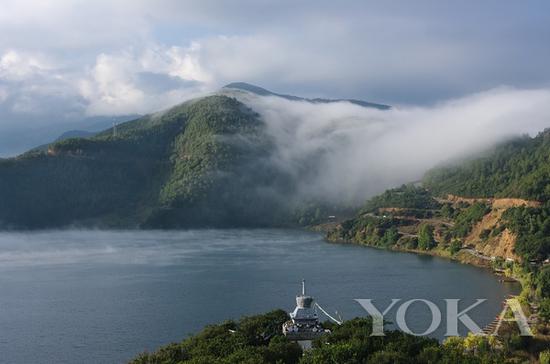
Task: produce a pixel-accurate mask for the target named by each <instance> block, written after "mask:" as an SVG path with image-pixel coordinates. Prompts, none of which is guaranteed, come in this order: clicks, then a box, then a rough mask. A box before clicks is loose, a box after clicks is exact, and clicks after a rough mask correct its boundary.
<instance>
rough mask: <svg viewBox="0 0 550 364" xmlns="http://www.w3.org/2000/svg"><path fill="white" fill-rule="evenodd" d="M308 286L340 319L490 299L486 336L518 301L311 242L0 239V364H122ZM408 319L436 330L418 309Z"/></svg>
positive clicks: (259, 234) (485, 285) (471, 277)
mask: <svg viewBox="0 0 550 364" xmlns="http://www.w3.org/2000/svg"><path fill="white" fill-rule="evenodd" d="M302 278H305V279H306V280H307V282H308V283H307V285H308V291H309V292H308V293H311V294H312V295H314V296H315V297H316V299H317V300H318V301H319V303H320V304H321V305H322V306H323V307H324V308H325V309H327V310H329V311H331V312H334V311H335V310H338V311H339V312H340V313H341V315H342V316H343V317H344V319H346V318H352V317H355V316H364V315H365V311H363V309H362V308H361V307H360V306H359V305H358V304H357V303H356V302H355V301H354V299H355V298H373V299H375V304H377V305H378V306H379V307H380V308H383V307H386V305H387V303H389V300H390V299H391V298H402V299H409V298H423V299H430V300H433V301H434V302H435V303H437V304H438V306H441V308H442V312H443V314H444V313H445V311H444V305H443V301H442V300H443V299H444V298H460V299H464V306H463V307H467V306H468V305H469V304H471V303H473V302H474V300H475V298H486V299H487V302H486V303H484V304H482V305H480V306H478V308H476V309H475V310H474V311H473V312H472V314H471V316H472V318H474V319H475V320H477V322H478V323H479V324H480V325H485V324H488V323H489V322H490V321H492V319H493V318H494V317H495V315H496V314H497V313H498V312H499V311H500V308H501V301H502V299H503V298H504V297H505V296H506V295H507V294H509V293H516V292H517V291H518V286H517V285H511V284H503V283H499V282H498V281H497V279H496V277H494V276H493V275H492V274H490V273H489V272H488V271H486V270H483V269H479V268H475V267H471V266H467V265H461V264H457V263H454V262H451V261H448V260H444V259H440V258H433V257H428V256H417V255H413V254H406V253H394V252H388V251H382V250H376V249H370V248H363V247H358V246H351V245H335V244H328V243H326V242H324V241H323V239H322V236H321V235H320V234H317V233H311V232H304V231H294V230H206V231H204V230H202V231H169V232H161V231H139V232H135V231H116V232H113V231H55V232H37V233H0V362H2V363H31V362H32V363H53V362H55V363H122V362H125V361H127V360H128V359H130V358H132V357H133V356H135V355H136V354H138V353H140V352H142V351H144V350H149V351H151V350H154V349H155V348H157V347H158V346H160V345H163V344H167V343H169V342H173V341H179V340H181V339H183V338H185V337H186V336H187V335H189V334H190V333H193V332H196V331H198V330H199V329H200V328H202V327H203V326H204V325H205V324H209V323H216V322H219V321H222V320H225V319H229V318H238V317H240V316H241V315H250V314H256V313H262V312H266V311H268V310H272V309H275V308H283V309H285V310H287V311H288V310H291V309H293V306H294V296H295V295H296V293H298V291H299V289H300V281H301V279H302ZM461 307H462V306H461ZM407 318H408V323H409V326H410V327H411V329H413V330H415V331H417V332H421V331H423V330H424V329H426V328H427V327H428V325H429V320H430V316H429V311H428V309H427V308H426V307H422V306H421V305H413V306H411V309H410V311H409V313H408V315H407ZM442 332H443V331H441V330H439V331H437V332H436V333H435V337H438V338H441V335H442Z"/></svg>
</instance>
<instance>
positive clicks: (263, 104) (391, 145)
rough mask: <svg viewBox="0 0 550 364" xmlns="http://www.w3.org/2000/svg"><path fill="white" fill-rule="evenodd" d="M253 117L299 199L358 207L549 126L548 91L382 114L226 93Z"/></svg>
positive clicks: (489, 95) (482, 96)
mask: <svg viewBox="0 0 550 364" xmlns="http://www.w3.org/2000/svg"><path fill="white" fill-rule="evenodd" d="M229 93H230V94H231V95H233V96H235V97H237V98H238V99H239V100H241V101H242V102H244V103H245V104H247V105H248V106H250V107H251V108H252V109H254V110H255V111H257V112H259V113H260V115H261V117H262V119H263V120H264V121H265V122H266V124H267V131H268V133H269V134H270V135H271V136H272V138H273V140H274V141H275V143H276V145H277V153H276V155H274V157H273V162H274V163H277V164H278V165H279V166H280V167H281V168H283V169H285V170H287V171H288V172H290V173H291V174H294V175H295V176H296V179H297V180H298V181H299V183H300V188H299V193H298V198H306V199H307V198H315V199H321V200H325V201H329V202H333V203H341V202H346V203H351V204H361V203H363V202H364V200H365V199H366V198H367V197H370V196H372V195H374V194H377V193H380V192H382V191H384V190H385V189H387V188H390V187H393V186H397V185H400V184H402V183H407V182H412V181H415V180H418V179H420V178H421V177H422V175H423V174H424V173H425V172H426V171H427V170H428V169H430V168H432V167H434V166H436V165H438V164H441V163H444V162H448V161H451V160H457V159H461V158H465V157H468V156H472V155H475V154H476V153H479V152H481V151H484V150H486V149H489V148H491V147H492V146H494V145H495V144H497V143H499V142H502V141H504V140H507V139H509V138H511V137H514V136H518V135H521V134H525V133H527V134H530V135H532V136H533V135H535V134H536V133H537V132H539V131H542V130H544V129H545V128H547V127H550V91H549V90H546V89H538V90H519V89H512V88H504V87H503V88H497V89H493V90H489V91H486V92H482V93H477V94H473V95H469V96H466V97H463V98H460V99H454V100H449V101H447V102H444V103H440V104H437V105H434V106H432V107H412V106H396V107H393V108H392V109H390V110H387V111H383V110H378V109H373V108H364V107H360V106H358V105H354V104H351V103H348V102H336V103H329V104H323V103H316V104H313V103H309V102H304V101H291V100H287V99H284V98H281V97H276V96H258V95H254V94H250V93H247V92H240V91H231V92H229Z"/></svg>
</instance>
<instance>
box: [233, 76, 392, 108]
mask: <svg viewBox="0 0 550 364" xmlns="http://www.w3.org/2000/svg"><path fill="white" fill-rule="evenodd" d="M224 88H226V89H235V90H244V91H248V92H251V93H254V94H256V95H260V96H278V97H282V98H284V99H287V100H293V101H307V102H311V103H319V104H321V103H325V104H326V103H333V102H342V101H344V102H349V103H352V104H355V105H359V106H363V107H372V108H375V109H379V110H388V109H390V108H391V106H389V105H383V104H376V103H373V102H367V101H362V100H355V99H322V98H314V99H308V98H304V97H299V96H293V95H285V94H278V93H275V92H271V91H269V90H266V89H264V88H261V87H259V86H255V85H251V84H249V83H246V82H233V83H230V84H228V85H225V86H224Z"/></svg>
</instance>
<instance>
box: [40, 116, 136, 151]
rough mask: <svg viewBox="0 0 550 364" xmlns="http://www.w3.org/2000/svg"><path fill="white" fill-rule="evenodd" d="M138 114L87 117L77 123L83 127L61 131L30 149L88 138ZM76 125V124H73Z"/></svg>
mask: <svg viewBox="0 0 550 364" xmlns="http://www.w3.org/2000/svg"><path fill="white" fill-rule="evenodd" d="M139 117H140V115H121V116H95V117H89V118H86V119H85V120H82V121H80V122H79V123H78V126H81V127H84V128H83V129H72V130H68V131H65V132H63V133H62V134H61V135H59V136H58V137H57V138H55V139H54V140H52V141H51V142H48V143H45V144H42V145H39V146H38V147H35V148H33V149H32V150H36V151H46V150H47V149H48V145H50V144H51V143H54V142H60V141H62V140H65V139H70V138H89V137H91V136H94V135H96V134H98V133H99V132H100V131H102V130H105V129H107V128H110V127H111V126H112V125H113V124H118V123H123V122H126V121H129V120H134V119H137V118H139ZM75 126H76V125H75Z"/></svg>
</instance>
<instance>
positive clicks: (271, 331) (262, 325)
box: [131, 310, 507, 364]
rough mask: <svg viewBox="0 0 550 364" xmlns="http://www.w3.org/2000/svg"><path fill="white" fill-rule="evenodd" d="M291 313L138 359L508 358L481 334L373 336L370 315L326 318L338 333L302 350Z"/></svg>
mask: <svg viewBox="0 0 550 364" xmlns="http://www.w3.org/2000/svg"><path fill="white" fill-rule="evenodd" d="M287 319H288V316H287V314H286V313H285V312H284V311H281V310H277V311H273V312H269V313H267V314H265V315H259V316H253V317H245V318H243V319H241V320H240V321H238V322H233V321H227V322H224V323H222V324H219V325H213V326H208V327H206V328H205V329H204V330H203V331H201V332H200V333H198V334H197V335H195V336H192V337H190V338H188V339H185V340H184V341H182V342H180V343H177V344H170V345H167V346H165V347H162V348H160V349H159V350H158V351H156V352H154V353H143V354H141V355H140V356H138V357H137V358H135V359H134V360H133V361H132V362H131V363H133V364H146V363H147V364H152V363H159V364H160V363H163V364H171V363H193V364H198V363H204V364H226V363H227V364H229V363H235V364H237V363H239V364H240V363H247V364H261V363H273V364H275V363H277V364H279V363H280V364H283V363H285V364H292V363H300V364H330V363H334V364H337V363H342V364H344V363H345V364H354V363H357V364H359V363H376V364H384V363H388V364H389V363H426V364H428V363H480V364H481V363H504V362H506V361H507V358H506V357H505V355H504V353H503V352H501V351H498V350H496V349H495V348H494V344H495V343H494V340H493V339H487V338H484V337H479V336H470V337H467V338H458V337H456V338H451V339H449V340H447V341H446V342H445V343H444V344H439V343H438V341H437V340H434V339H430V338H426V337H417V336H412V335H408V334H405V333H403V332H400V331H389V332H387V334H386V336H384V337H379V336H378V337H377V336H370V335H371V333H372V323H371V320H370V319H368V318H356V319H354V320H350V321H346V322H345V323H344V324H343V325H342V326H336V325H332V324H329V323H327V324H325V326H327V327H329V328H330V329H331V330H332V331H333V333H332V334H331V335H326V336H324V337H322V338H321V339H319V340H317V341H316V342H314V343H313V349H311V350H309V351H307V352H306V353H305V354H304V355H302V354H303V353H302V350H301V348H300V347H299V346H298V345H297V344H295V343H292V342H289V341H288V340H287V339H286V338H285V337H284V336H282V334H281V325H282V323H283V322H284V321H286V320H287Z"/></svg>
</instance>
